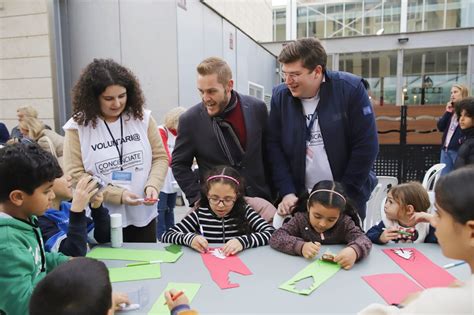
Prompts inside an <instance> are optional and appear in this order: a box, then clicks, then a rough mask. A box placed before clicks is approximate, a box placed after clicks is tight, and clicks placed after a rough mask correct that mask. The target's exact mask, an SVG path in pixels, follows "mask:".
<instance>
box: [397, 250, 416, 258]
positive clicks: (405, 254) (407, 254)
mask: <svg viewBox="0 0 474 315" xmlns="http://www.w3.org/2000/svg"><path fill="white" fill-rule="evenodd" d="M393 252H394V253H395V254H397V255H398V256H400V257H402V258H404V259H410V258H411V257H412V256H413V252H412V251H411V250H409V249H403V248H397V249H394V250H393Z"/></svg>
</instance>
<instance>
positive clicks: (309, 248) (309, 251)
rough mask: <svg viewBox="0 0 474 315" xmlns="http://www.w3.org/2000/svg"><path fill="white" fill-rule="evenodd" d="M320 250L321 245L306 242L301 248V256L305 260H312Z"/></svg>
mask: <svg viewBox="0 0 474 315" xmlns="http://www.w3.org/2000/svg"><path fill="white" fill-rule="evenodd" d="M320 249H321V243H318V242H314V243H313V242H306V243H304V245H303V248H301V254H302V255H303V257H304V258H306V259H312V258H314V257H316V255H318V253H319V250H320Z"/></svg>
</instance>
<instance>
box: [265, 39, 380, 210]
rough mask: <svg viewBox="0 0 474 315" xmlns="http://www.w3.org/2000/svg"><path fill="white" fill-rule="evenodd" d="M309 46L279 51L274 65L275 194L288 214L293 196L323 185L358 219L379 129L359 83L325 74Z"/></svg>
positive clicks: (318, 49) (271, 151)
mask: <svg viewBox="0 0 474 315" xmlns="http://www.w3.org/2000/svg"><path fill="white" fill-rule="evenodd" d="M326 60H327V56H326V51H325V50H324V48H323V46H322V45H321V43H320V42H319V41H318V40H317V39H315V38H304V39H300V40H297V41H295V42H292V43H290V44H288V45H287V46H285V47H284V48H283V50H282V52H281V53H280V55H279V58H278V61H279V62H280V63H281V64H282V77H283V78H284V79H285V83H284V84H280V85H278V86H276V87H275V88H274V89H273V95H272V100H271V110H270V117H269V128H268V140H267V146H268V153H267V154H268V158H269V161H270V164H271V171H272V179H273V182H272V184H273V186H275V188H276V189H277V190H278V193H279V196H280V197H281V198H282V201H281V203H280V204H279V205H278V211H279V213H280V214H288V213H289V212H290V211H291V207H292V206H293V205H295V204H296V202H297V200H298V197H297V196H298V195H300V194H301V193H303V192H305V191H306V190H310V189H312V187H313V186H314V185H315V184H316V183H317V182H319V181H321V180H334V181H338V182H340V183H342V184H343V186H344V187H345V189H346V192H347V194H348V196H349V197H350V198H351V199H352V200H353V201H354V203H355V206H356V207H357V208H358V210H359V214H360V216H361V218H362V219H363V218H365V210H366V202H367V200H368V199H369V197H370V194H371V192H372V189H373V188H374V187H375V185H376V182H377V178H376V176H375V174H374V172H373V171H372V168H373V164H374V162H375V159H376V157H377V153H378V139H377V129H376V125H375V117H374V114H373V110H372V105H371V103H370V100H369V97H368V95H367V91H366V89H365V87H364V85H363V83H362V78H360V77H357V76H355V75H352V74H349V73H345V72H337V71H328V70H326Z"/></svg>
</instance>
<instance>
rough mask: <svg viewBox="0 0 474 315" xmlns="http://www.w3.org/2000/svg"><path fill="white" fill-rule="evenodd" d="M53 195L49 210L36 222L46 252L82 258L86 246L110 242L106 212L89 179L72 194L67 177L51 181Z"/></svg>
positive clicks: (81, 182)
mask: <svg viewBox="0 0 474 315" xmlns="http://www.w3.org/2000/svg"><path fill="white" fill-rule="evenodd" d="M53 191H54V193H55V195H56V198H55V199H54V201H53V202H52V206H51V208H49V209H48V210H47V211H46V213H45V214H44V215H42V216H40V217H39V218H38V221H39V226H40V228H41V234H42V236H43V240H44V246H45V248H46V250H47V251H48V252H61V253H63V254H65V255H69V256H85V255H86V253H87V249H88V244H96V243H106V242H110V216H109V211H108V210H107V209H106V208H104V207H103V206H102V200H103V196H102V193H101V192H99V193H98V192H97V191H98V187H97V182H96V181H95V180H93V179H92V176H90V175H88V176H85V177H83V178H81V180H79V182H78V183H77V186H76V188H75V190H74V193H73V192H72V189H71V176H69V175H64V176H62V177H61V178H57V179H56V180H55V181H54V185H53ZM71 198H72V202H68V201H65V200H71ZM89 202H90V209H89V207H87V205H88V204H89ZM91 217H92V218H91Z"/></svg>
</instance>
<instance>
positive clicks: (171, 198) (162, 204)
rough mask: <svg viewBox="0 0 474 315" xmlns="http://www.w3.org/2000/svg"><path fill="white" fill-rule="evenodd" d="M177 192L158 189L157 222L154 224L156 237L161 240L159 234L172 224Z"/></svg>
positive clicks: (161, 234)
mask: <svg viewBox="0 0 474 315" xmlns="http://www.w3.org/2000/svg"><path fill="white" fill-rule="evenodd" d="M176 195H177V193H172V194H167V193H164V192H161V191H160V197H159V198H160V200H159V201H158V206H157V207H158V218H157V219H158V222H157V224H156V237H157V238H158V240H160V241H161V236H163V234H164V233H165V232H166V231H168V230H169V228H171V227H172V226H173V225H174V207H175V206H176Z"/></svg>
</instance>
